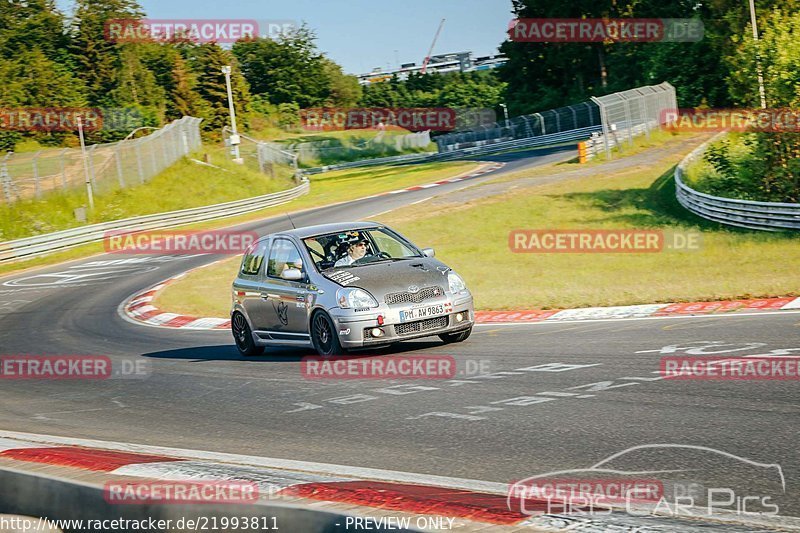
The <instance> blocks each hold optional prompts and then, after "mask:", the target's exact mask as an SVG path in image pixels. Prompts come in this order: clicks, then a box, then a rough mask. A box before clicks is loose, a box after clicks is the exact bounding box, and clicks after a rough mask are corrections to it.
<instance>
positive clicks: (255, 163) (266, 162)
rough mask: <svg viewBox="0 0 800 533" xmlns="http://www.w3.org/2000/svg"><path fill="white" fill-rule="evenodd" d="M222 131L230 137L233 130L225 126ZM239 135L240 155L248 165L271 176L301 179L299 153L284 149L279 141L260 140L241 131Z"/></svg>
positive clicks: (227, 137) (226, 137) (225, 135)
mask: <svg viewBox="0 0 800 533" xmlns="http://www.w3.org/2000/svg"><path fill="white" fill-rule="evenodd" d="M222 133H223V138H225V139H229V138H230V134H231V130H230V128H229V127H228V126H225V127H224V128H223V129H222ZM238 135H239V138H240V140H241V143H240V144H239V155H240V157H241V158H242V160H243V161H244V164H245V165H246V166H248V167H250V168H252V169H254V170H258V171H259V172H261V173H262V174H267V175H268V176H270V177H271V178H283V179H288V178H292V177H293V178H294V179H295V181H299V180H300V177H301V175H300V172H299V170H298V168H299V166H298V158H297V154H293V153H292V152H288V151H286V150H284V149H283V148H282V147H281V145H279V144H277V143H269V142H264V141H259V140H258V139H254V138H252V137H249V136H247V135H243V134H241V133H239V134H238ZM226 143H227V141H226Z"/></svg>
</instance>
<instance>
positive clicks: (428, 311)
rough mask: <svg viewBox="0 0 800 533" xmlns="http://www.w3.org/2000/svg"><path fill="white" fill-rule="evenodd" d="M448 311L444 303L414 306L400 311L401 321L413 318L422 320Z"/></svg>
mask: <svg viewBox="0 0 800 533" xmlns="http://www.w3.org/2000/svg"><path fill="white" fill-rule="evenodd" d="M446 312H447V310H446V309H445V306H444V304H438V305H427V306H425V307H414V308H413V309H409V310H408V311H400V322H408V321H411V320H422V319H424V318H430V317H432V316H439V315H443V314H445V313H446Z"/></svg>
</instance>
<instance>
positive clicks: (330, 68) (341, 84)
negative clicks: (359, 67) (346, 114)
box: [323, 58, 362, 107]
mask: <svg viewBox="0 0 800 533" xmlns="http://www.w3.org/2000/svg"><path fill="white" fill-rule="evenodd" d="M323 68H324V70H325V76H326V77H327V78H328V82H329V84H330V88H329V93H330V94H329V96H328V99H327V101H326V102H325V105H328V106H336V107H353V106H355V105H356V104H357V103H358V101H359V100H360V99H361V92H362V91H361V85H359V83H358V78H356V77H355V76H348V75H347V74H345V73H344V72H343V71H342V67H341V66H339V65H338V64H336V63H334V62H333V61H331V60H330V59H328V58H323Z"/></svg>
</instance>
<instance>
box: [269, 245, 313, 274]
mask: <svg viewBox="0 0 800 533" xmlns="http://www.w3.org/2000/svg"><path fill="white" fill-rule="evenodd" d="M288 268H296V269H298V270H300V271H301V272H305V269H304V268H303V259H302V257H301V256H300V251H299V250H298V249H297V246H295V245H294V243H293V242H292V241H290V240H288V239H275V241H274V242H273V243H272V249H271V250H270V252H269V261H268V262H267V275H268V276H270V277H273V278H279V277H281V272H283V271H284V270H286V269H288Z"/></svg>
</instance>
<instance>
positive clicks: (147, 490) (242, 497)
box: [103, 481, 258, 505]
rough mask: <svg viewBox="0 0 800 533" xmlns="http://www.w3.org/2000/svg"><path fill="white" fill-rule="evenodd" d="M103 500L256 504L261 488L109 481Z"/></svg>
mask: <svg viewBox="0 0 800 533" xmlns="http://www.w3.org/2000/svg"><path fill="white" fill-rule="evenodd" d="M103 498H104V499H105V500H106V502H108V503H111V504H118V505H141V504H162V503H165V504H190V503H255V502H256V501H258V485H256V484H255V483H253V482H251V481H136V482H132V481H109V482H107V483H106V484H105V485H104V487H103Z"/></svg>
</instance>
